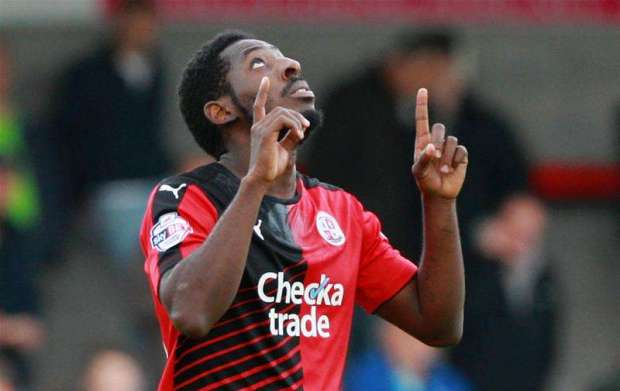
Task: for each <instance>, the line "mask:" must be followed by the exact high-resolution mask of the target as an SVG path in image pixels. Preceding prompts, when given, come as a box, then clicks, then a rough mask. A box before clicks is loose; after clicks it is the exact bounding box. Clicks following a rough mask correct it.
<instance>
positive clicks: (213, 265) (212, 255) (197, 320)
mask: <svg viewBox="0 0 620 391" xmlns="http://www.w3.org/2000/svg"><path fill="white" fill-rule="evenodd" d="M264 195H265V187H264V186H263V185H261V184H258V183H256V182H254V181H252V180H248V179H243V180H242V181H241V185H240V187H239V190H238V192H237V194H236V196H235V197H234V199H233V200H232V202H231V203H230V205H229V206H228V208H227V209H226V211H225V212H224V213H223V214H222V216H221V217H220V218H219V219H218V221H217V223H216V225H215V227H214V228H213V231H212V232H211V234H210V235H209V237H208V239H207V240H206V241H205V242H204V243H203V244H202V245H201V246H200V247H199V248H198V249H197V250H196V251H194V252H193V253H192V254H191V255H190V256H189V257H187V259H185V260H183V261H182V262H180V263H179V264H178V265H177V266H176V267H175V268H173V269H172V270H171V271H170V272H169V273H167V275H166V276H164V279H162V283H161V288H160V293H161V297H162V302H163V303H164V305H165V306H166V308H167V310H168V311H169V313H170V317H171V319H172V321H173V323H174V324H175V326H176V327H177V328H178V329H179V330H180V331H181V332H183V333H184V334H188V335H191V336H202V335H205V334H206V333H208V331H209V330H210V329H211V327H212V326H213V324H215V323H216V322H217V321H218V319H220V318H221V316H222V315H223V314H224V313H225V312H226V310H227V309H228V308H229V307H230V305H231V303H232V301H233V300H234V297H235V295H236V293H237V290H238V288H239V284H240V282H241V278H242V276H243V271H244V269H245V263H246V259H247V256H248V251H249V247H250V242H251V239H252V227H253V225H254V224H255V223H256V218H257V215H258V211H259V208H260V204H261V201H262V199H263V197H264Z"/></svg>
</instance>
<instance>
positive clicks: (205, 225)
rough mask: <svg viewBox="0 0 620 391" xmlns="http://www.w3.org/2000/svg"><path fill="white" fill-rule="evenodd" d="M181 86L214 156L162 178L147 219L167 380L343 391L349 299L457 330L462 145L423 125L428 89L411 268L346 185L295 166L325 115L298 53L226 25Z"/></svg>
mask: <svg viewBox="0 0 620 391" xmlns="http://www.w3.org/2000/svg"><path fill="white" fill-rule="evenodd" d="M179 96H180V107H181V111H182V113H183V116H184V118H185V121H186V123H187V125H188V127H189V129H190V131H191V132H192V134H193V135H194V138H195V139H196V141H197V142H198V144H199V145H200V146H201V147H202V148H203V149H204V150H205V151H206V152H207V153H209V154H211V155H213V156H215V157H216V158H217V162H215V163H212V164H208V165H206V166H203V167H199V168H197V169H196V170H193V171H191V172H187V173H183V174H180V175H176V176H173V177H171V178H167V179H165V180H163V181H162V182H161V183H160V184H158V186H156V187H155V189H154V190H153V192H152V193H151V197H150V199H149V204H148V207H147V211H146V214H145V218H144V222H143V225H142V229H141V245H142V249H143V251H144V253H145V255H146V263H145V270H146V273H147V275H148V277H149V281H150V284H151V288H152V294H153V298H154V302H155V307H156V311H157V316H158V318H159V322H160V326H161V331H162V337H163V340H164V346H165V348H166V352H167V354H168V361H167V365H166V368H165V370H164V373H163V376H162V380H161V383H160V388H159V389H160V390H173V389H174V390H176V389H178V390H212V389H231V390H238V389H245V388H251V389H258V388H261V387H265V388H268V389H296V388H301V387H303V388H304V389H306V390H335V389H338V388H339V387H340V384H341V378H342V372H343V369H344V365H345V358H346V351H347V345H348V340H349V334H350V328H351V318H352V314H353V307H354V305H355V304H356V303H357V304H359V305H361V306H362V307H364V308H365V309H366V310H367V311H369V312H371V313H376V314H378V315H379V316H381V317H383V318H385V319H386V320H388V321H390V322H391V323H393V324H395V325H396V326H398V327H400V328H401V329H403V330H405V331H406V332H407V333H409V334H410V335H412V336H414V337H416V338H418V339H420V340H421V341H423V342H425V343H427V344H429V345H434V346H445V345H452V344H455V343H457V342H458V341H459V339H460V337H461V333H462V322H463V302H464V289H465V288H464V276H463V260H462V255H461V246H460V239H459V233H458V224H457V216H456V197H457V195H458V193H459V191H460V189H461V186H462V184H463V181H464V178H465V172H466V167H467V151H466V149H465V148H464V147H462V146H459V145H458V143H457V140H456V139H455V138H453V137H448V138H447V139H445V137H444V136H445V129H444V127H443V125H440V124H436V125H434V126H433V128H432V131H431V129H430V127H429V121H428V108H427V105H428V93H427V91H426V90H424V89H421V90H420V91H419V93H418V97H417V108H416V113H415V117H416V124H415V126H416V143H415V151H414V152H413V165H412V174H413V175H414V176H415V178H416V181H417V183H418V186H419V188H420V190H421V193H422V203H423V209H424V219H423V220H424V221H423V222H419V223H421V224H423V226H424V251H423V253H422V255H421V262H420V267H419V268H416V266H415V265H414V264H413V263H412V262H410V261H409V260H407V259H405V258H404V257H402V256H401V255H400V253H399V252H398V251H397V250H395V249H393V248H392V246H391V245H390V243H389V241H388V239H387V238H386V237H385V236H384V235H383V234H382V233H381V225H380V222H379V221H378V219H377V217H376V216H375V215H374V214H373V213H371V212H369V211H367V210H365V209H364V208H363V206H362V205H361V204H360V202H359V201H358V200H357V199H356V198H355V197H354V196H352V195H351V194H348V193H346V192H345V191H343V190H341V189H339V188H337V187H334V186H332V185H328V184H324V183H322V182H320V181H318V180H316V179H314V178H309V177H306V176H304V175H301V174H300V173H298V172H297V171H296V167H295V159H296V150H297V147H298V145H299V144H300V143H301V142H302V141H303V140H304V139H305V138H306V137H308V136H309V135H311V134H312V131H313V130H314V129H315V128H316V127H318V126H319V125H320V121H321V116H320V113H319V112H318V111H317V110H316V109H315V105H314V103H315V102H314V93H313V92H312V90H311V89H310V87H309V85H308V83H307V82H306V81H305V80H304V79H303V77H302V73H301V66H300V64H299V63H298V62H297V61H295V60H293V59H290V58H288V57H286V56H285V55H284V54H282V53H281V52H280V50H279V49H278V48H277V47H275V46H273V45H271V44H269V43H267V42H264V41H260V40H257V39H254V38H252V37H250V36H248V35H246V34H243V33H223V34H220V35H218V36H216V37H215V38H214V39H213V40H211V41H209V42H208V43H207V44H206V45H205V46H203V47H202V48H201V49H200V50H199V51H198V52H197V53H196V54H195V55H194V57H193V58H192V60H191V61H190V62H189V64H188V65H187V67H186V69H185V72H184V75H183V79H182V82H181V85H180V88H179ZM360 109H361V110H363V108H360ZM346 151H347V145H343V146H342V152H343V153H346ZM385 153H389V151H385ZM360 175H363V173H360ZM164 185H167V186H169V187H170V188H174V189H179V190H178V192H177V193H176V194H173V192H171V191H162V190H161V189H162V186H164ZM181 185H185V186H181ZM164 189H168V187H166V188H164ZM386 202H389V199H386ZM257 226H258V227H259V230H258V231H259V232H260V234H259V233H257V230H256V227H257ZM414 239H415V238H412V240H414Z"/></svg>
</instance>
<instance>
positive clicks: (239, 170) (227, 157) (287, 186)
mask: <svg viewBox="0 0 620 391" xmlns="http://www.w3.org/2000/svg"><path fill="white" fill-rule="evenodd" d="M295 158H296V155H295V153H294V155H293V156H292V157H291V164H290V165H289V166H288V167H287V168H286V171H285V172H284V173H283V174H282V175H280V176H279V177H278V178H277V179H276V180H275V181H273V183H272V184H271V186H270V187H269V190H268V191H267V194H268V195H270V196H273V197H277V198H282V199H289V198H292V197H293V196H294V195H295V190H296V189H297V186H296V183H297V168H296V166H295ZM218 162H219V163H220V164H221V165H223V166H224V167H226V168H227V169H228V170H230V171H231V172H232V173H233V174H235V176H236V177H237V178H243V177H244V176H245V175H246V174H247V173H248V169H249V165H250V151H249V145H248V146H247V147H245V148H231V149H229V151H228V152H226V153H225V154H223V155H222V156H220V159H219V161H218Z"/></svg>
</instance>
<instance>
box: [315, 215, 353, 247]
mask: <svg viewBox="0 0 620 391" xmlns="http://www.w3.org/2000/svg"><path fill="white" fill-rule="evenodd" d="M316 229H317V230H318V231H319V234H320V235H321V237H322V238H323V239H325V241H326V242H327V243H329V244H331V245H332V246H342V245H343V244H344V242H345V240H346V238H345V236H344V233H343V232H342V229H340V225H338V221H336V219H335V218H334V217H333V216H332V215H330V214H329V213H326V212H322V211H321V212H319V213H317V215H316Z"/></svg>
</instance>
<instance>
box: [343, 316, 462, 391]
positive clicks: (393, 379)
mask: <svg viewBox="0 0 620 391" xmlns="http://www.w3.org/2000/svg"><path fill="white" fill-rule="evenodd" d="M378 322H380V324H378V327H377V333H378V342H379V346H378V347H377V348H374V349H372V350H370V351H368V352H366V353H364V354H363V355H361V356H359V357H357V358H355V359H354V360H352V361H351V362H350V363H349V367H348V368H347V372H346V377H345V390H346V391H357V390H384V391H469V390H473V388H472V387H471V385H470V383H469V381H468V380H467V379H466V378H465V377H464V376H463V375H462V374H461V373H460V372H459V371H458V370H457V369H456V368H454V367H452V366H451V365H450V364H449V363H448V362H447V361H445V360H444V358H443V351H442V350H441V349H438V348H434V347H431V346H427V345H425V344H423V343H422V342H420V341H418V340H416V339H414V338H411V337H410V336H409V335H407V334H406V333H405V332H403V331H401V330H400V329H398V328H397V327H395V326H392V325H391V324H389V323H387V322H385V321H381V320H379V321H378Z"/></svg>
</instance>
